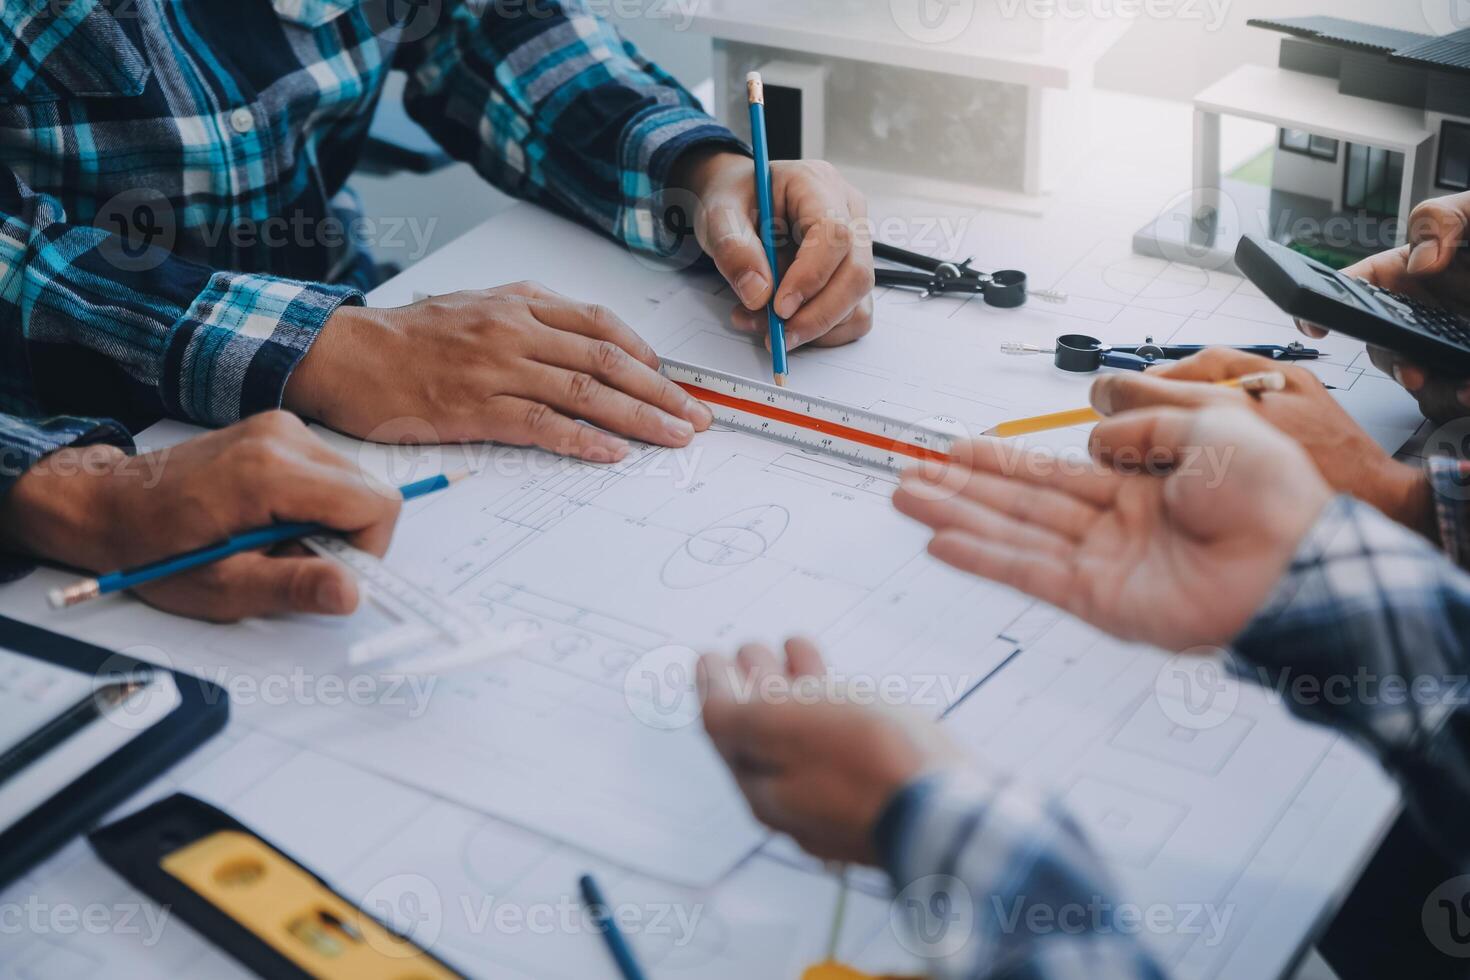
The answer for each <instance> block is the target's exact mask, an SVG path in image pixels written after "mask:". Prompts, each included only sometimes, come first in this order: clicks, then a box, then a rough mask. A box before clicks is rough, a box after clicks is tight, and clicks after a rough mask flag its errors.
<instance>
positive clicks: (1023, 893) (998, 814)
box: [876, 771, 1162, 980]
mask: <svg viewBox="0 0 1470 980" xmlns="http://www.w3.org/2000/svg"><path fill="white" fill-rule="evenodd" d="M876 834H877V838H878V839H877V848H878V853H879V855H880V857H881V859H882V861H883V863H884V866H885V867H886V868H887V870H888V873H889V875H890V877H891V878H892V880H893V887H894V890H895V891H897V892H898V893H899V896H900V897H899V900H900V901H901V902H903V903H904V905H905V907H904V908H903V909H901V910H900V911H901V912H902V913H903V915H904V919H905V922H906V923H907V924H908V925H909V927H910V928H911V929H912V930H913V931H914V934H913V935H912V936H911V942H918V943H923V944H924V947H925V948H926V951H927V952H929V953H931V954H932V955H934V956H937V957H939V959H938V960H937V961H936V964H935V965H936V972H935V975H936V976H938V977H942V978H946V980H949V978H954V980H959V978H964V980H979V978H988V977H1001V976H1005V977H1034V978H1038V980H1068V978H1074V977H1075V978H1078V980H1081V978H1091V977H1102V976H1105V977H1109V978H1119V980H1128V978H1140V980H1141V978H1159V977H1162V973H1161V972H1160V970H1159V968H1158V966H1157V964H1155V963H1154V961H1153V959H1152V958H1151V957H1150V956H1149V955H1148V953H1147V951H1145V950H1144V949H1143V947H1142V946H1141V945H1140V943H1139V942H1138V939H1137V936H1136V930H1131V931H1130V929H1129V928H1128V925H1127V923H1126V922H1124V921H1122V919H1121V915H1122V913H1120V906H1119V904H1118V902H1117V901H1116V896H1115V895H1114V894H1113V892H1112V889H1111V887H1110V885H1109V884H1108V882H1107V876H1106V875H1105V874H1104V872H1103V870H1102V867H1101V864H1100V862H1099V861H1098V858H1097V855H1096V854H1095V853H1094V852H1093V850H1092V849H1091V847H1090V846H1089V845H1088V843H1087V841H1086V839H1085V838H1084V837H1083V836H1082V834H1081V831H1080V830H1079V829H1078V828H1077V826H1076V824H1075V823H1073V821H1072V820H1071V819H1070V817H1069V816H1068V815H1067V814H1066V812H1065V811H1064V810H1062V809H1061V807H1060V805H1059V804H1058V803H1057V802H1056V801H1054V800H1050V799H1046V798H1044V797H1039V796H1036V795H1033V794H1032V793H1030V792H1028V791H1026V790H1025V789H1023V788H1022V787H1020V786H1017V785H1016V784H1014V783H1010V782H1005V781H992V780H990V779H988V778H986V777H985V776H982V775H980V774H978V773H972V772H961V771H950V772H945V773H939V774H935V775H931V776H928V777H924V778H922V779H920V780H918V781H916V782H915V783H912V784H910V785H909V786H908V787H906V788H905V789H904V790H902V791H900V793H899V794H898V795H897V796H895V797H894V799H893V800H892V801H891V802H890V803H889V805H888V807H887V809H886V810H885V811H884V813H883V815H882V817H881V818H880V820H879V823H878V827H877V831H876ZM936 911H941V912H943V913H944V921H940V920H939V919H938V918H936V917H935V914H934V913H935V912H936ZM910 948H912V946H911V947H910Z"/></svg>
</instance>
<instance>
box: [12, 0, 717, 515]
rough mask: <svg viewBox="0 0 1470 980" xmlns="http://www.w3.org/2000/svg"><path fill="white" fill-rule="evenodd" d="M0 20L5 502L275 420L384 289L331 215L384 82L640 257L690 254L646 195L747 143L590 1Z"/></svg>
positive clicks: (148, 1) (368, 3)
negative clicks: (316, 362)
mask: <svg viewBox="0 0 1470 980" xmlns="http://www.w3.org/2000/svg"><path fill="white" fill-rule="evenodd" d="M400 4H402V5H403V6H405V7H408V8H409V9H408V17H407V19H406V20H401V21H400V22H398V23H392V22H391V21H392V18H391V17H390V13H389V12H390V11H396V12H397V13H402V11H401V10H399V9H398V8H399V6H400ZM483 6H485V5H484V4H483V3H481V4H479V5H478V7H483ZM0 29H3V32H0V496H3V495H4V493H5V492H6V491H7V490H8V488H9V486H10V485H11V484H12V483H13V482H14V481H15V480H16V479H18V478H19V476H20V475H21V474H23V473H24V472H25V471H26V470H27V469H29V468H30V466H31V465H33V464H34V463H35V461H36V460H38V459H39V458H40V457H41V456H43V455H45V454H46V453H47V452H49V451H51V450H54V449H56V448H58V447H60V446H63V445H67V444H69V443H72V442H75V441H78V440H83V441H87V440H92V441H96V440H106V441H109V442H116V443H119V444H122V445H127V443H128V438H127V434H126V430H132V431H136V430H137V429H138V428H139V427H141V426H143V425H146V424H149V423H151V422H153V421H155V420H157V419H158V418H159V417H161V416H170V417H174V418H180V419H185V420H188V421H191V422H197V423H201V424H204V425H210V426H219V425H226V424H228V423H231V422H234V421H236V420H238V419H240V418H242V417H244V416H246V415H250V414H252V413H254V412H257V411H260V410H263V409H267V408H273V407H275V406H278V405H279V404H280V402H281V396H282V392H283V390H284V388H285V384H286V380H287V378H288V377H289V375H290V373H291V370H292V369H293V367H294V366H295V365H296V363H297V362H298V361H299V360H300V358H301V357H302V356H303V354H304V353H305V352H306V351H307V349H308V348H309V347H310V345H311V343H312V341H313V339H314V338H315V337H316V335H317V333H318V331H319V330H320V329H321V328H322V325H323V324H324V323H325V322H326V320H327V318H328V317H330V316H331V314H332V313H333V311H334V310H335V309H336V308H337V307H338V306H339V305H340V304H342V303H361V302H362V292H361V288H363V287H365V286H367V285H370V284H371V283H370V277H369V275H368V274H366V270H367V269H368V268H370V262H368V261H367V256H366V254H365V252H364V251H363V250H362V249H361V248H360V247H359V246H358V243H357V242H355V241H354V240H353V236H352V235H351V234H345V233H344V231H345V229H344V227H343V225H342V223H341V220H340V216H341V213H342V208H343V204H344V198H343V194H344V187H345V184H346V181H347V179H348V177H349V175H350V174H351V173H352V170H353V168H354V166H355V164H356V162H357V159H358V156H359V153H360V151H361V149H362V146H363V142H364V140H365V138H366V135H367V130H368V125H369V123H370V121H371V118H372V116H373V112H374V109H375V107H376V104H377V99H378V98H379V95H380V92H381V90H382V87H383V83H384V79H385V77H386V75H387V73H388V72H389V70H390V69H391V68H394V67H397V68H402V69H404V70H406V72H407V73H408V75H409V84H408V88H407V94H406V97H405V98H406V102H407V106H408V109H409V111H410V113H411V114H412V115H413V117H414V118H415V119H416V120H418V121H419V122H420V123H422V124H423V125H424V126H425V127H426V128H427V129H428V130H429V131H430V133H432V134H433V136H434V137H435V139H437V140H438V141H439V143H440V144H441V145H443V146H444V147H445V149H446V150H447V151H448V152H450V153H451V154H452V155H453V156H455V157H457V158H459V159H461V160H466V161H468V162H470V163H471V164H473V165H474V166H475V167H476V168H477V169H478V170H479V172H480V173H481V174H482V175H484V176H485V177H486V178H487V179H488V180H490V181H492V182H493V183H495V184H496V185H497V186H499V187H500V188H502V189H504V190H506V191H508V192H510V193H512V194H516V195H519V196H521V197H524V198H529V199H532V200H535V201H538V202H541V203H543V204H546V205H548V206H551V207H553V208H556V209H557V210H559V211H562V212H565V213H568V214H571V215H574V216H575V217H577V218H580V219H581V220H583V221H585V222H587V223H589V224H591V225H593V226H595V227H597V228H598V229H600V230H602V231H604V232H606V233H607V234H609V235H612V236H614V237H616V238H618V239H619V240H621V241H622V242H625V243H626V244H628V245H629V246H632V247H635V248H640V249H647V250H652V251H658V252H669V251H671V250H672V248H673V247H674V245H675V244H676V243H675V242H673V241H666V240H665V237H666V236H667V235H668V233H667V232H666V230H665V229H664V228H663V226H662V224H661V223H660V222H655V220H654V218H653V213H652V211H651V209H650V206H649V203H648V202H649V200H650V197H651V196H652V195H654V194H655V193H657V192H658V191H660V190H661V189H662V188H663V186H664V183H665V181H666V179H667V178H668V175H669V174H670V172H671V170H672V168H673V166H674V163H675V160H676V158H677V157H678V156H679V155H680V154H681V153H683V152H684V151H685V150H687V149H689V148H690V147H693V146H696V145H700V146H704V145H719V144H726V145H729V146H730V147H731V148H740V147H741V144H739V143H738V141H736V140H735V138H734V137H733V136H732V135H731V134H730V133H729V132H728V131H727V130H725V129H724V128H722V127H720V126H719V125H717V124H716V123H715V122H714V121H713V120H711V119H710V118H709V117H708V116H706V115H704V114H703V113H702V112H701V111H700V110H699V109H698V108H697V106H696V103H695V102H694V100H693V98H692V97H691V96H690V95H689V94H688V93H687V92H685V91H684V90H683V89H682V88H680V87H679V86H678V85H677V84H676V83H675V82H674V81H673V79H672V78H670V77H669V76H668V75H667V74H665V73H664V72H663V71H661V70H660V69H659V68H657V67H656V66H654V65H652V64H650V63H649V62H648V61H646V60H644V59H643V58H642V57H641V56H640V55H639V54H638V52H637V51H636V50H635V49H634V48H633V47H632V46H631V45H630V44H628V43H627V42H625V41H624V40H623V39H622V38H621V37H620V36H619V35H618V34H617V32H616V31H615V30H613V28H611V27H610V26H609V25H608V24H606V23H604V22H603V21H601V20H599V19H598V18H597V17H595V16H593V15H592V14H590V13H589V12H588V11H587V10H586V9H584V8H583V6H582V5H581V3H580V2H579V0H526V2H518V3H496V4H490V5H489V6H488V9H486V10H485V11H484V12H483V13H481V12H479V10H478V9H477V8H472V7H471V5H470V4H469V3H467V2H463V0H424V2H419V3H412V0H229V2H219V3H190V2H183V0H65V2H60V3H58V2H56V0H3V2H0ZM94 416H97V417H101V418H111V419H117V420H118V422H117V423H109V422H106V421H102V420H100V419H99V418H94Z"/></svg>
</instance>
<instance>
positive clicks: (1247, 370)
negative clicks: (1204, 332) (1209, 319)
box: [1098, 347, 1292, 411]
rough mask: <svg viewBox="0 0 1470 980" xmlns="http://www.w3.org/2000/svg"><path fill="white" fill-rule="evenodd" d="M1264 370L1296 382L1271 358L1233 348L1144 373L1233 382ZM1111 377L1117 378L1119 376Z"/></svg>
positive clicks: (1214, 349)
mask: <svg viewBox="0 0 1470 980" xmlns="http://www.w3.org/2000/svg"><path fill="white" fill-rule="evenodd" d="M1263 371H1277V372H1281V373H1285V374H1287V380H1288V381H1290V380H1292V379H1291V375H1290V372H1289V371H1288V369H1287V368H1285V367H1283V366H1282V365H1280V364H1278V363H1277V362H1275V361H1273V360H1271V359H1270V358H1269V357H1262V356H1261V355H1259V354H1250V353H1247V352H1246V351H1243V350H1235V349H1233V348H1230V347H1211V348H1208V349H1207V350H1202V351H1200V352H1199V353H1198V354H1191V355H1190V356H1188V357H1186V358H1183V359H1181V360H1178V361H1170V362H1168V363H1166V364H1160V365H1159V366H1158V367H1152V368H1149V369H1148V370H1147V371H1146V372H1144V374H1145V375H1146V376H1148V377H1154V378H1170V379H1172V380H1175V381H1229V380H1230V379H1232V378H1239V377H1242V376H1243V375H1247V374H1260V373H1261V372H1263ZM1107 377H1116V375H1108V376H1107ZM1098 380H1099V381H1101V380H1103V378H1099V379H1098ZM1120 411H1121V409H1120Z"/></svg>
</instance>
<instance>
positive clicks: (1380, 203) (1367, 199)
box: [1342, 143, 1404, 215]
mask: <svg viewBox="0 0 1470 980" xmlns="http://www.w3.org/2000/svg"><path fill="white" fill-rule="evenodd" d="M1403 183H1404V155H1403V154H1402V153H1394V152H1392V151H1390V150H1381V149H1379V148H1378V147H1376V146H1362V145H1360V144H1357V143H1349V144H1348V148H1347V169H1346V171H1345V173H1344V174H1343V185H1342V202H1343V204H1344V206H1346V207H1348V208H1353V209H1360V210H1363V211H1368V212H1370V213H1372V214H1382V215H1391V214H1394V213H1396V212H1397V211H1398V207H1399V192H1400V191H1401V190H1402V189H1403Z"/></svg>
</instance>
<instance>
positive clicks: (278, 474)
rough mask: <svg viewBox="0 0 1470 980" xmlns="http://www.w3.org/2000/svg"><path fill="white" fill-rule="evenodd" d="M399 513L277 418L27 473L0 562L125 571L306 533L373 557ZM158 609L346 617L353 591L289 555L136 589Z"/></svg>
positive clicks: (232, 563)
mask: <svg viewBox="0 0 1470 980" xmlns="http://www.w3.org/2000/svg"><path fill="white" fill-rule="evenodd" d="M401 506H402V501H401V498H400V496H399V494H398V493H397V492H396V491H394V490H393V489H392V488H390V487H386V486H383V485H381V484H379V483H377V482H376V481H373V480H370V479H369V478H367V477H366V476H364V475H363V473H362V472H361V471H360V470H359V469H358V468H357V467H356V466H354V465H353V464H352V462H351V461H349V460H347V459H345V458H343V457H342V456H339V455H338V454H337V453H335V452H333V451H332V450H331V449H330V448H328V446H327V445H326V444H325V443H324V442H322V441H321V439H320V438H318V437H317V436H316V435H314V434H312V433H311V432H310V431H308V430H307V428H306V426H304V425H303V424H302V423H301V422H300V420H298V419H297V418H296V417H295V416H293V415H290V414H288V413H285V412H267V413H264V414H261V415H256V416H253V417H251V418H249V419H247V420H245V421H243V422H239V423H237V424H235V425H232V426H230V427H229V428H226V429H221V430H219V431H216V432H210V433H207V434H205V435H202V436H199V437H197V438H195V439H191V440H189V441H188V442H184V443H181V444H179V445H177V446H174V447H172V448H169V449H165V450H160V451H158V452H153V453H147V454H144V455H141V456H127V455H125V454H124V453H123V452H122V451H121V450H120V449H117V448H116V447H112V446H84V447H70V448H67V449H62V450H59V451H57V452H55V453H53V454H51V455H50V456H48V457H46V458H45V459H42V460H41V461H40V462H39V463H37V464H36V465H34V466H32V467H31V468H30V469H29V470H28V471H27V472H26V474H25V475H24V476H23V477H21V479H20V480H19V481H17V483H16V484H15V486H14V487H13V488H12V489H11V491H10V493H9V495H8V496H6V497H5V498H4V501H3V503H0V551H4V552H8V553H10V554H14V555H22V556H27V557H30V558H33V559H36V560H38V561H47V562H51V563H55V564H61V565H68V566H71V567H74V568H84V569H88V570H92V571H104V570H107V569H113V568H126V567H130V566H133V565H140V564H143V563H146V562H154V561H158V560H161V559H166V558H169V557H170V556H174V555H178V554H180V553H181V552H185V551H189V550H191V549H195V548H201V547H205V546H208V545H212V544H215V543H217V542H219V541H221V540H222V539H225V538H228V537H230V536H231V535H235V534H239V533H240V532H244V531H248V530H252V529H256V528H260V527H263V526H267V525H274V524H279V523H282V522H294V521H300V522H317V523H320V524H323V525H326V526H327V527H328V528H331V529H333V530H335V531H337V532H339V533H341V534H344V535H346V536H347V538H348V540H350V541H351V542H352V543H353V544H354V545H356V546H357V547H359V548H362V549H363V550H365V551H369V552H372V553H373V554H377V555H381V554H383V553H384V552H385V551H386V550H387V548H388V543H389V541H390V539H391V538H392V535H393V527H394V524H395V522H396V521H397V518H398V512H399V508H400V507H401ZM136 592H137V594H138V595H139V596H140V597H142V598H143V599H144V600H146V601H147V602H149V603H150V604H152V605H155V606H157V607H159V608H160V609H164V610H167V611H169V612H176V613H180V614H182V615H185V616H193V617H196V618H199V619H207V620H211V621H215V622H227V621H232V620H237V619H243V618H246V617H249V616H265V615H272V614H277V613H285V612H305V613H326V614H344V613H348V612H351V611H352V610H353V609H355V608H356V607H357V603H358V590H357V583H356V581H355V580H354V579H353V577H352V575H351V573H349V572H348V571H347V570H346V569H344V568H342V567H341V566H339V565H338V564H337V563H335V562H332V561H328V560H327V559H324V558H319V557H316V556H313V555H309V554H305V553H303V552H302V551H301V550H300V549H298V548H296V547H294V546H286V547H283V548H281V549H273V550H271V551H252V552H248V553H243V554H236V555H233V556H231V557H228V558H226V559H224V560H222V561H217V562H214V563H212V564H208V565H205V566H203V567H199V568H195V569H192V570H188V571H184V572H182V573H180V574H177V575H172V576H170V577H167V578H161V579H158V580H156V581H152V582H150V583H148V584H145V585H141V586H139V587H138V588H137V589H136Z"/></svg>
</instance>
